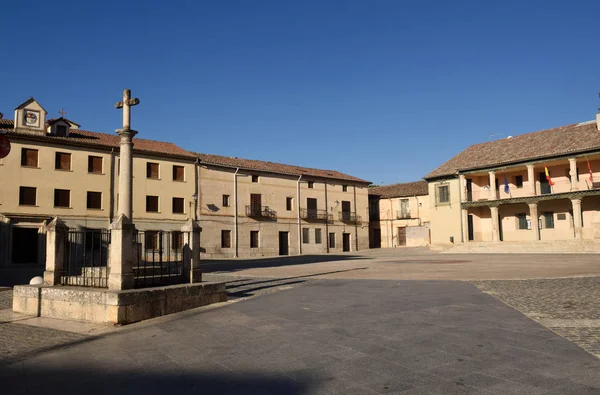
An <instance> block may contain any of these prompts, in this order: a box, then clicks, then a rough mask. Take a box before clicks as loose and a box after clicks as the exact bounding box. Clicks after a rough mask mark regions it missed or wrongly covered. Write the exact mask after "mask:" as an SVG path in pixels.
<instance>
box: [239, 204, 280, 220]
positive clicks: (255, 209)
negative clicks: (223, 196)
mask: <svg viewBox="0 0 600 395" xmlns="http://www.w3.org/2000/svg"><path fill="white" fill-rule="evenodd" d="M246 216H248V217H256V218H277V211H275V210H273V209H272V208H270V207H269V206H246Z"/></svg>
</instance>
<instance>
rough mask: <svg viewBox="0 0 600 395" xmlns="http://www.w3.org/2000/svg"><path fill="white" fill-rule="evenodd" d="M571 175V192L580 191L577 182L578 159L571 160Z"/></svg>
mask: <svg viewBox="0 0 600 395" xmlns="http://www.w3.org/2000/svg"><path fill="white" fill-rule="evenodd" d="M569 175H570V176H571V190H572V191H578V190H579V182H578V180H577V159H576V158H569Z"/></svg>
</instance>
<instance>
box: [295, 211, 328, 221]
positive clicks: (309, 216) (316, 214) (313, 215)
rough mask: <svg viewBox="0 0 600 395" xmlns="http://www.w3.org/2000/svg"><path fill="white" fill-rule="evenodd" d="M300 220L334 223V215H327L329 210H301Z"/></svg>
mask: <svg viewBox="0 0 600 395" xmlns="http://www.w3.org/2000/svg"><path fill="white" fill-rule="evenodd" d="M300 218H302V219H304V220H307V221H333V215H331V214H329V213H327V210H321V209H316V208H301V209H300Z"/></svg>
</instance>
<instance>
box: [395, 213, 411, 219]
mask: <svg viewBox="0 0 600 395" xmlns="http://www.w3.org/2000/svg"><path fill="white" fill-rule="evenodd" d="M396 219H412V217H411V216H410V212H402V211H396Z"/></svg>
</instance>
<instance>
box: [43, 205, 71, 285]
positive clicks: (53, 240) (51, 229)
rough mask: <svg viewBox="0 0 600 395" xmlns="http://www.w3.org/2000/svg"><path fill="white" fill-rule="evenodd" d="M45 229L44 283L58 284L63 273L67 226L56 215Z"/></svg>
mask: <svg viewBox="0 0 600 395" xmlns="http://www.w3.org/2000/svg"><path fill="white" fill-rule="evenodd" d="M45 231H46V270H45V271H44V284H46V285H59V284H60V278H61V276H63V275H64V274H65V267H64V264H65V244H66V242H67V237H68V232H69V228H68V227H67V225H65V223H64V222H63V221H62V220H61V219H60V218H58V217H56V218H54V219H53V220H52V221H51V222H50V223H49V224H48V225H46V227H45Z"/></svg>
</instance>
